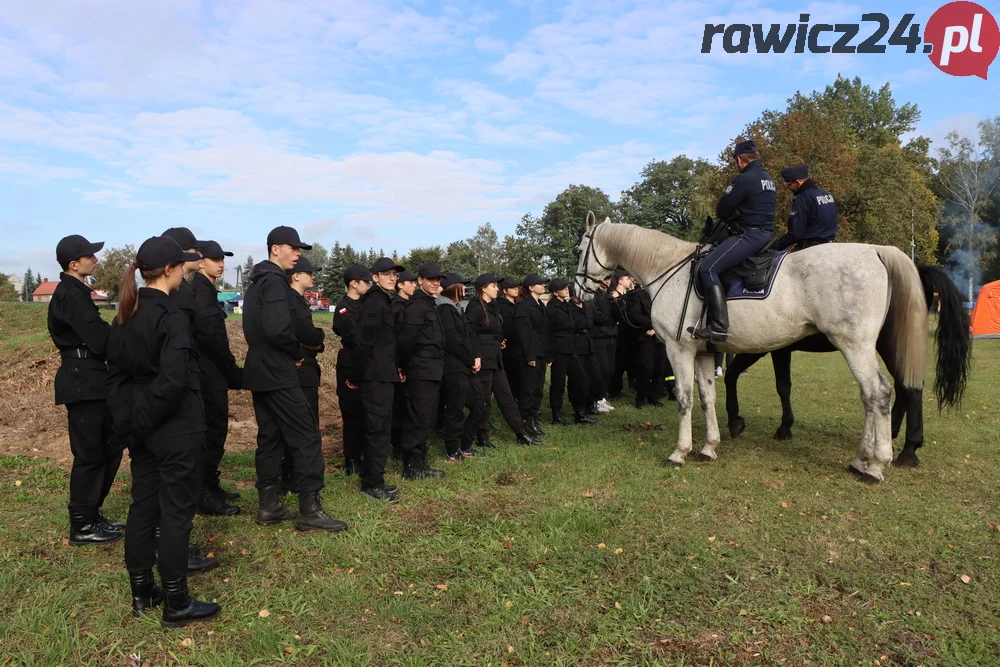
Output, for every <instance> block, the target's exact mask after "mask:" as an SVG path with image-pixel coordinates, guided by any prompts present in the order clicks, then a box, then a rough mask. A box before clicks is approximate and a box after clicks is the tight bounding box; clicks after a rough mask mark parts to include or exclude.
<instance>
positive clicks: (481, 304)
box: [476, 286, 503, 326]
mask: <svg viewBox="0 0 1000 667" xmlns="http://www.w3.org/2000/svg"><path fill="white" fill-rule="evenodd" d="M484 289H485V286H483V287H480V288H479V289H477V290H476V300H477V301H479V307H480V308H482V309H483V317H485V318H486V326H489V325H490V311H489V310H487V309H486V302H485V301H483V290H484ZM498 296H499V295H498ZM500 321H501V322H502V321H503V318H502V317H501V318H500Z"/></svg>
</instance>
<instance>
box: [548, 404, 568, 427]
mask: <svg viewBox="0 0 1000 667" xmlns="http://www.w3.org/2000/svg"><path fill="white" fill-rule="evenodd" d="M552 423H553V424H556V425H558V426H568V425H569V422H567V421H566V420H565V419H563V416H562V408H553V409H552Z"/></svg>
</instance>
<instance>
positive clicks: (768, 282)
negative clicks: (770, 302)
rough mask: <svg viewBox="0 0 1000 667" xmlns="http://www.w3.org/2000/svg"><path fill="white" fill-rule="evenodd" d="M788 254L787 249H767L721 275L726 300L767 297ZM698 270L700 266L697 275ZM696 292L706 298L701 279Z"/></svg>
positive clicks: (700, 296)
mask: <svg viewBox="0 0 1000 667" xmlns="http://www.w3.org/2000/svg"><path fill="white" fill-rule="evenodd" d="M787 255H788V251H787V250H781V251H778V250H765V251H764V252H763V253H761V254H759V255H754V256H753V257H749V258H747V259H746V260H744V261H743V263H742V264H740V265H739V266H734V267H733V268H731V269H729V270H728V271H726V272H724V273H722V274H721V275H719V280H721V281H722V288H723V290H724V291H725V293H726V300H727V301H729V300H734V299H766V298H767V297H768V296H769V295H770V294H771V287H772V286H773V285H774V278H775V276H777V275H778V270H779V269H781V265H782V263H783V262H784V261H785V257H786V256H787ZM704 261H705V260H704V258H702V259H701V260H700V261H699V262H698V265H699V266H700V265H701V262H704ZM697 270H698V268H697V267H695V275H697ZM695 294H697V295H698V297H699V298H704V295H703V293H702V289H701V281H697V280H696V281H695Z"/></svg>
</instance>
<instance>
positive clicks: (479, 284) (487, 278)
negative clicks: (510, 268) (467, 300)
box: [476, 273, 500, 289]
mask: <svg viewBox="0 0 1000 667" xmlns="http://www.w3.org/2000/svg"><path fill="white" fill-rule="evenodd" d="M499 282H500V279H499V278H497V277H496V276H495V275H493V274H492V273H483V274H481V275H480V276H479V277H478V278H476V289H482V288H484V287H486V286H487V285H489V284H490V283H499Z"/></svg>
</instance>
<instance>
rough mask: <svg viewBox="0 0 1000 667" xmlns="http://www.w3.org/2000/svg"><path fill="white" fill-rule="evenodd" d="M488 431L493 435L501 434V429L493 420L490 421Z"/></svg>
mask: <svg viewBox="0 0 1000 667" xmlns="http://www.w3.org/2000/svg"><path fill="white" fill-rule="evenodd" d="M486 429H487V430H488V431H490V432H492V433H499V432H500V427H499V426H497V425H496V424H494V423H493V420H492V419H491V420H490V421H489V424H488V425H487V426H486Z"/></svg>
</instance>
